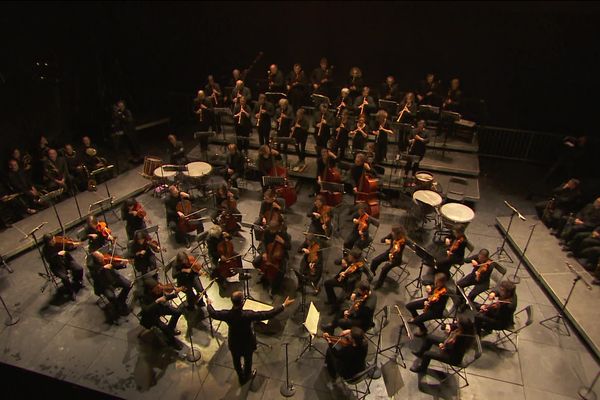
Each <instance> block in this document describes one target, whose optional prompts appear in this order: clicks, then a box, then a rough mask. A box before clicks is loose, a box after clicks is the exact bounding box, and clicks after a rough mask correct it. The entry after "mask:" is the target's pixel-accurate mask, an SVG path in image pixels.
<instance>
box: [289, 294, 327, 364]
mask: <svg viewBox="0 0 600 400" xmlns="http://www.w3.org/2000/svg"><path fill="white" fill-rule="evenodd" d="M320 315H321V314H320V313H319V311H318V310H317V308H316V307H315V303H313V302H312V301H311V302H310V306H309V307H308V314H307V315H306V320H305V321H304V322H303V323H302V326H303V327H304V329H306V331H307V332H308V343H307V344H306V346H305V347H304V349H302V351H301V352H300V354H299V355H298V357H297V358H296V361H298V360H300V358H302V356H303V355H304V354H305V353H307V352H308V351H310V350H316V351H317V353H319V354H321V355H322V356H323V357H325V354H324V353H323V352H322V351H321V350H319V349H318V348H316V347H315V346H314V345H313V338H314V337H315V336H316V335H317V329H318V327H319V318H320Z"/></svg>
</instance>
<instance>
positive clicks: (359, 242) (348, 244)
mask: <svg viewBox="0 0 600 400" xmlns="http://www.w3.org/2000/svg"><path fill="white" fill-rule="evenodd" d="M367 207H368V206H367V205H366V204H365V203H358V210H357V211H356V212H355V213H354V215H353V216H352V223H353V224H354V225H353V228H352V231H351V232H350V234H349V235H348V237H347V238H346V240H345V241H344V249H352V248H354V247H357V248H359V249H361V250H363V249H365V248H366V247H367V246H368V245H369V240H370V238H369V222H370V218H371V217H370V216H369V214H367Z"/></svg>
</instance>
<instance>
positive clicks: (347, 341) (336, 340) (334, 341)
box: [321, 333, 354, 347]
mask: <svg viewBox="0 0 600 400" xmlns="http://www.w3.org/2000/svg"><path fill="white" fill-rule="evenodd" d="M321 337H322V338H323V339H325V340H326V341H327V343H329V344H330V345H331V346H336V345H339V346H340V347H348V346H352V345H353V344H354V342H353V341H352V338H351V337H350V336H333V335H330V334H328V333H324V334H323V335H322V336H321Z"/></svg>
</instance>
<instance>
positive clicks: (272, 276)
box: [252, 221, 292, 296]
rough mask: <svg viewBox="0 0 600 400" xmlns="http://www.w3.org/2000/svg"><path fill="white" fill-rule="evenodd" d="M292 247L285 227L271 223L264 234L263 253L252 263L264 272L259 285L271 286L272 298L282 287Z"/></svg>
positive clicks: (261, 249)
mask: <svg viewBox="0 0 600 400" xmlns="http://www.w3.org/2000/svg"><path fill="white" fill-rule="evenodd" d="M291 247H292V238H291V236H290V234H289V233H287V230H286V228H285V226H284V225H283V224H282V223H278V222H277V221H271V222H270V223H269V225H268V228H267V230H266V231H265V233H264V238H263V241H262V243H261V246H260V251H261V253H260V254H258V255H257V256H256V258H255V259H254V260H253V261H252V265H254V267H255V268H257V269H259V270H260V271H261V272H262V276H261V278H260V280H259V283H262V284H263V285H266V284H270V285H271V293H270V294H271V296H273V294H274V293H275V292H276V291H277V290H279V288H280V287H281V284H282V282H283V278H284V276H285V272H286V269H287V262H288V258H289V250H290V249H291Z"/></svg>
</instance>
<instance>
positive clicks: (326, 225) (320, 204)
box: [303, 195, 333, 245]
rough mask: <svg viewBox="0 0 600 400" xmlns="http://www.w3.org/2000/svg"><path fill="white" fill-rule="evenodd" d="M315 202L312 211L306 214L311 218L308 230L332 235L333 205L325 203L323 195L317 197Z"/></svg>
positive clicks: (321, 234)
mask: <svg viewBox="0 0 600 400" xmlns="http://www.w3.org/2000/svg"><path fill="white" fill-rule="evenodd" d="M313 204H314V205H313V208H312V210H311V212H310V213H309V214H307V215H306V216H307V217H309V218H310V225H309V227H308V232H310V233H313V234H316V235H320V236H328V237H329V236H331V233H332V231H333V222H332V215H331V207H329V206H328V205H327V204H325V198H324V197H323V196H321V195H319V196H317V197H315V201H314V202H313ZM324 239H326V238H324ZM305 243H306V242H305ZM303 245H304V243H303Z"/></svg>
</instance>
